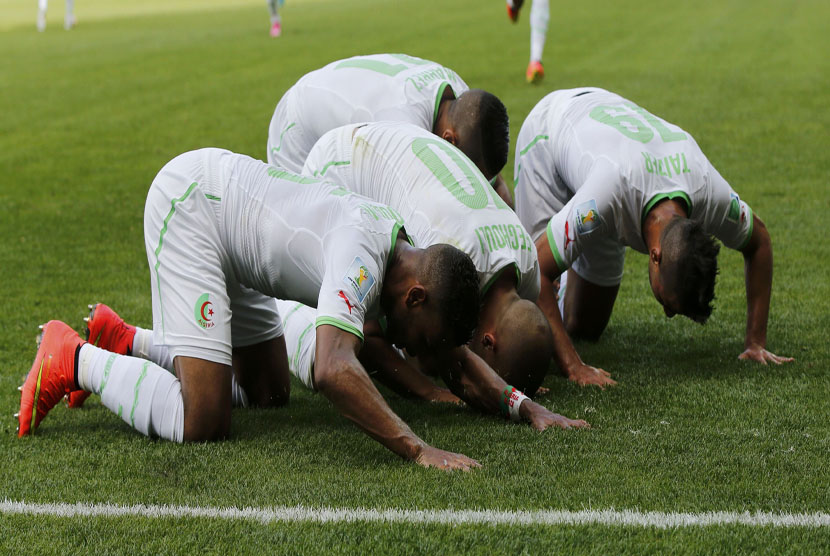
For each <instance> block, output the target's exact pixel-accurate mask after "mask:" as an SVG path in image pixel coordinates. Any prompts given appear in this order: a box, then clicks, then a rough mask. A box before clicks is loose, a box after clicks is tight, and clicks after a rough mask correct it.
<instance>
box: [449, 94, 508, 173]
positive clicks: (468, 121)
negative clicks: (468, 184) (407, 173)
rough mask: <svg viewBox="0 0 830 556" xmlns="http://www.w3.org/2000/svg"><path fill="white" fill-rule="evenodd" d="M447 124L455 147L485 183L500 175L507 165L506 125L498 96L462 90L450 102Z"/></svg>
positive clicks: (505, 118) (505, 113)
mask: <svg viewBox="0 0 830 556" xmlns="http://www.w3.org/2000/svg"><path fill="white" fill-rule="evenodd" d="M448 121H449V124H450V126H451V127H452V128H453V129H454V130H455V133H456V137H457V143H456V146H457V147H458V148H459V149H461V151H462V152H463V153H464V154H466V155H467V156H468V157H469V158H470V160H472V161H473V162H474V163H475V165H476V166H478V167H479V169H480V170H481V172H482V173H483V174H484V176H485V177H486V178H487V179H488V180H489V179H491V178H493V177H494V176H495V175H496V174H498V173H499V172H501V169H502V168H504V165H505V164H506V163H507V153H508V149H509V144H510V122H509V120H508V117H507V109H506V108H505V107H504V104H502V102H501V101H500V100H499V99H498V97H496V96H495V95H493V94H490V93H488V92H487V91H482V90H481V89H470V90H469V91H465V92H463V93H461V95H460V96H459V97H458V98H457V99H456V100H455V101H454V102H453V103H452V105H451V107H450V110H449V114H448Z"/></svg>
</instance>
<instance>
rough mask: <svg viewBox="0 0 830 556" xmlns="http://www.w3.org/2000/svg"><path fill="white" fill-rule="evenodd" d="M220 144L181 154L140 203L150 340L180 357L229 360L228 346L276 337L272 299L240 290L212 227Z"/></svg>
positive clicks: (217, 204)
mask: <svg viewBox="0 0 830 556" xmlns="http://www.w3.org/2000/svg"><path fill="white" fill-rule="evenodd" d="M222 152H226V151H221V150H219V149H202V150H199V151H192V152H189V153H185V154H183V155H180V156H178V157H176V158H174V159H173V160H171V161H170V162H168V163H167V164H166V165H165V166H164V168H162V169H161V171H160V172H159V174H158V175H157V176H156V178H155V179H154V180H153V184H152V186H151V187H150V191H149V193H148V194H147V202H146V204H145V207H144V244H145V247H146V249H147V260H148V262H149V264H150V281H151V286H152V297H153V342H154V343H155V344H157V345H164V346H167V348H168V350H169V351H170V355H171V357H173V358H175V357H176V356H179V355H182V356H187V357H196V358H199V359H205V360H208V361H212V362H215V363H221V364H224V365H231V363H232V349H233V348H234V347H243V346H249V345H254V344H258V343H261V342H264V341H266V340H270V339H273V338H276V337H278V336H281V335H282V333H283V332H282V322H281V321H280V317H279V313H278V312H277V308H276V305H275V304H274V300H273V298H270V297H268V296H265V295H263V294H261V293H259V292H257V291H254V290H251V289H249V288H245V287H243V286H242V285H241V284H239V282H238V281H237V279H236V277H235V276H234V274H233V270H232V267H231V264H230V257H229V254H228V252H227V250H226V248H225V246H224V245H223V244H222V242H221V241H220V237H219V232H218V229H217V224H218V219H219V218H220V214H221V202H222V201H221V197H222V193H223V191H224V187H222V185H221V182H222V175H221V168H219V164H218V163H211V162H210V160H217V158H218V157H216V156H214V157H212V158H211V159H209V157H208V154H214V155H216V154H221V153H222Z"/></svg>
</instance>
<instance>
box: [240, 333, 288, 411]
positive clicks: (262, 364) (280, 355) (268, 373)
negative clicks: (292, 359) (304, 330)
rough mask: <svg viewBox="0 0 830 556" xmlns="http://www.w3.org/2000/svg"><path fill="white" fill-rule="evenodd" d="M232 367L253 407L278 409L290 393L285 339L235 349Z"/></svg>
mask: <svg viewBox="0 0 830 556" xmlns="http://www.w3.org/2000/svg"><path fill="white" fill-rule="evenodd" d="M233 367H234V372H235V373H236V376H237V380H238V382H239V385H240V386H241V387H242V390H243V391H244V392H245V394H246V396H247V398H248V405H249V406H253V407H280V406H284V405H286V404H287V403H288V400H289V397H290V394H291V380H290V379H289V374H290V372H289V370H288V355H287V352H286V347H285V337H284V336H278V337H276V338H273V339H271V340H266V341H265V342H262V343H259V344H254V345H252V346H245V347H240V348H234V350H233Z"/></svg>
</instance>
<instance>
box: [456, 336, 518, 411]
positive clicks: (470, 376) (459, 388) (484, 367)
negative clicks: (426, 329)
mask: <svg viewBox="0 0 830 556" xmlns="http://www.w3.org/2000/svg"><path fill="white" fill-rule="evenodd" d="M441 371H442V372H441V376H442V377H443V378H444V382H446V383H447V386H449V388H450V390H451V391H452V393H453V394H455V395H456V396H458V397H459V398H461V399H462V400H463V401H464V402H466V403H467V405H469V406H470V407H473V408H475V409H477V410H478V411H481V412H482V413H498V412H499V411H500V409H501V405H500V402H501V400H502V397H503V394H504V389H505V388H506V387H507V383H506V382H505V381H504V380H503V379H502V378H501V377H500V376H499V375H498V374H497V373H496V371H494V370H493V369H492V368H491V367H490V366H489V365H488V364H487V363H485V362H484V360H483V359H482V358H481V357H479V356H478V355H476V354H475V353H473V352H472V351H470V349H469V348H467V347H460V348H456V349H454V350H453V351H452V353H451V355H450V356H449V357H448V358H447V360H446V362H445V363H444V364H443V366H442V369H441Z"/></svg>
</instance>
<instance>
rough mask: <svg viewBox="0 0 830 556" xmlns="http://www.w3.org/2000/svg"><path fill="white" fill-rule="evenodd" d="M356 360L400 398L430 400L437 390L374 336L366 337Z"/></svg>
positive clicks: (430, 382) (386, 343)
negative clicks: (358, 358) (400, 396)
mask: <svg viewBox="0 0 830 556" xmlns="http://www.w3.org/2000/svg"><path fill="white" fill-rule="evenodd" d="M360 361H361V363H363V366H364V367H366V369H367V370H369V371H370V372H372V373H373V374H372V378H376V379H378V380H379V381H381V382H382V383H383V384H385V385H386V386H388V387H389V388H391V389H392V390H394V391H395V392H397V393H398V394H400V395H402V396H407V397H416V398H420V399H423V400H432V399H434V397H435V393H436V390H437V389H438V387H437V386H436V385H435V383H434V382H432V380H430V379H429V378H428V377H427V376H426V375H424V374H423V373H422V372H420V371H419V370H418V369H416V368H415V367H413V366H412V365H411V364H410V363H409V362H408V361H406V360H405V359H404V358H403V357H401V355H400V354H399V353H398V352H397V351H395V349H394V348H393V347H392V346H390V345H389V343H388V342H387V341H386V340H384V339H382V338H377V337H370V336H368V335H367V336H366V338H365V343H364V344H363V349H361V350H360Z"/></svg>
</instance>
